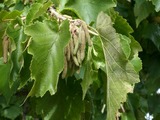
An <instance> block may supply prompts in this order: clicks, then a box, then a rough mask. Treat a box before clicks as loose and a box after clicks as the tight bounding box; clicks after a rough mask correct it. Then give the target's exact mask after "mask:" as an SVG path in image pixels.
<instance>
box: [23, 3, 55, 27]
mask: <svg viewBox="0 0 160 120" xmlns="http://www.w3.org/2000/svg"><path fill="white" fill-rule="evenodd" d="M51 5H52V2H51V1H50V0H49V1H48V2H46V3H44V4H41V3H34V4H32V6H31V8H30V10H29V13H28V15H27V17H26V24H29V23H30V22H31V21H32V20H34V19H36V18H38V17H39V16H41V15H42V14H43V13H46V12H47V9H48V8H49V7H50V6H51Z"/></svg>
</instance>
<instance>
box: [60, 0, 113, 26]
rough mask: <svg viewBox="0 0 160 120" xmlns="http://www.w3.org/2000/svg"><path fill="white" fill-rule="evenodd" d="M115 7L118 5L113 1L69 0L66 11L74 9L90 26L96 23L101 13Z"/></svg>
mask: <svg viewBox="0 0 160 120" xmlns="http://www.w3.org/2000/svg"><path fill="white" fill-rule="evenodd" d="M62 2H64V1H62ZM66 2H67V1H66ZM63 4H64V3H63ZM115 6H116V4H115V2H114V1H113V0H106V1H100V0H68V2H67V3H66V4H65V9H73V11H75V12H76V14H77V15H78V16H80V17H81V18H82V19H83V20H84V21H85V22H86V23H87V24H89V23H91V22H92V21H96V18H97V15H98V13H99V12H100V11H105V10H106V9H109V8H111V7H115ZM84 11H85V12H84Z"/></svg>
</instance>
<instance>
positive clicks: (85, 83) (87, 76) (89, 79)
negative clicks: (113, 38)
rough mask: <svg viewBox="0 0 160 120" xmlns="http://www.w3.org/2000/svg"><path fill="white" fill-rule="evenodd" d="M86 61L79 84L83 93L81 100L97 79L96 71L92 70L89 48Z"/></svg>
mask: <svg viewBox="0 0 160 120" xmlns="http://www.w3.org/2000/svg"><path fill="white" fill-rule="evenodd" d="M87 58H88V59H87V61H86V64H85V72H84V78H83V80H82V82H81V86H82V91H83V100H84V98H85V95H86V93H87V90H88V89H89V87H90V85H91V84H92V83H93V81H94V80H96V79H98V71H96V70H93V69H92V63H93V62H92V60H91V48H90V47H89V49H88V55H87Z"/></svg>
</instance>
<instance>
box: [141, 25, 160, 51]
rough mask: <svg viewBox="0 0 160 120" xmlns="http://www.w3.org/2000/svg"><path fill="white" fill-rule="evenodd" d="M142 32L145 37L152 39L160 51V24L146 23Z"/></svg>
mask: <svg viewBox="0 0 160 120" xmlns="http://www.w3.org/2000/svg"><path fill="white" fill-rule="evenodd" d="M142 34H143V38H144V39H149V40H151V41H152V42H153V43H154V45H155V46H156V47H157V49H158V50H159V51H160V26H159V25H158V24H149V23H147V24H145V25H144V28H143V33H142Z"/></svg>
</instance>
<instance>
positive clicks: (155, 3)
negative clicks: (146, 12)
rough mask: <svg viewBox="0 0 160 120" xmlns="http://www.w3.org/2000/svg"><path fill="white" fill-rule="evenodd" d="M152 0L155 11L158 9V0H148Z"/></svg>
mask: <svg viewBox="0 0 160 120" xmlns="http://www.w3.org/2000/svg"><path fill="white" fill-rule="evenodd" d="M150 1H152V4H153V5H155V10H156V12H159V11H160V0H150Z"/></svg>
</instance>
